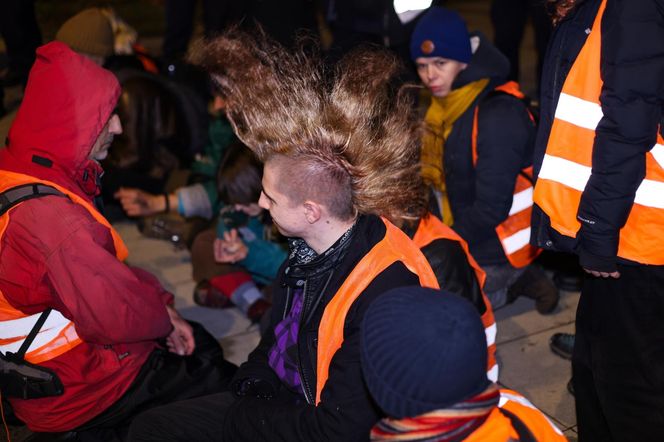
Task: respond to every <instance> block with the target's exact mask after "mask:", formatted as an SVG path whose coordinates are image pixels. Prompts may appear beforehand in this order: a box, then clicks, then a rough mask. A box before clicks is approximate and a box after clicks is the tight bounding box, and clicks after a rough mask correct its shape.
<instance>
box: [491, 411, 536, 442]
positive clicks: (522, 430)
mask: <svg viewBox="0 0 664 442" xmlns="http://www.w3.org/2000/svg"><path fill="white" fill-rule="evenodd" d="M498 409H499V410H500V412H501V413H503V415H504V416H505V417H507V418H508V419H509V420H510V422H511V423H512V427H514V430H515V431H516V434H518V435H519V442H537V439H536V438H535V436H533V433H532V432H531V431H530V430H529V429H528V427H527V426H526V424H524V423H523V421H522V420H521V419H519V418H518V417H517V415H516V414H514V413H512V412H511V411H507V410H505V409H504V408H500V407H498Z"/></svg>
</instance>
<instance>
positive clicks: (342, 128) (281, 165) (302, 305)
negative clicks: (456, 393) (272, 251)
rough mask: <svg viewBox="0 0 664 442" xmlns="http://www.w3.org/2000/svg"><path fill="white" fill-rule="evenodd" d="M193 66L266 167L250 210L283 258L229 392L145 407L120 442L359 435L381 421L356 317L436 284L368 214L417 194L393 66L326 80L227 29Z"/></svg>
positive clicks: (411, 140)
mask: <svg viewBox="0 0 664 442" xmlns="http://www.w3.org/2000/svg"><path fill="white" fill-rule="evenodd" d="M259 35H260V34H259ZM201 61H202V63H203V64H204V66H205V68H206V69H207V70H208V71H210V73H211V75H212V76H213V78H214V79H215V80H216V82H217V84H218V85H219V87H220V90H221V93H222V94H223V95H224V97H225V98H226V99H227V103H228V116H229V119H231V121H233V127H234V128H235V129H236V131H237V132H236V133H237V135H238V137H239V138H240V139H241V140H243V141H244V143H245V144H246V145H247V146H249V147H250V148H251V149H252V150H253V151H254V152H256V153H257V155H258V157H259V158H260V159H261V160H263V161H264V164H265V167H264V172H263V180H262V184H263V192H262V194H261V196H260V200H259V204H260V206H261V207H263V208H264V209H266V210H269V211H270V215H271V216H272V219H273V222H274V224H275V225H276V226H277V228H278V229H279V231H280V232H281V233H282V234H283V235H284V236H286V237H287V238H288V240H289V246H290V255H289V257H288V260H287V261H286V262H285V263H284V265H283V266H282V267H281V269H280V271H279V275H278V276H277V284H275V286H274V293H273V302H274V303H273V307H272V314H271V316H270V323H269V326H268V328H267V331H266V333H264V334H263V337H262V339H261V342H260V344H259V345H258V347H257V348H256V349H255V350H254V351H253V352H252V353H251V354H250V355H249V360H248V361H247V362H245V363H244V364H242V367H241V368H240V369H239V370H238V373H237V375H236V376H235V377H234V380H233V382H232V384H231V387H230V391H228V392H223V393H220V394H217V395H211V396H208V397H207V398H200V400H193V401H183V402H181V403H179V404H173V405H172V406H165V407H161V408H159V409H156V410H155V411H154V412H147V413H146V414H144V415H142V416H140V417H139V418H138V420H136V421H134V424H133V427H132V428H131V430H130V439H131V440H136V441H140V440H159V441H164V440H186V441H189V440H197V441H202V440H224V441H231V440H232V441H247V442H258V441H274V440H284V441H325V440H334V441H344V442H353V441H361V440H366V438H367V435H368V433H369V430H370V428H371V427H372V426H373V425H374V424H375V423H376V422H377V421H378V420H379V419H380V417H381V412H380V411H379V410H378V409H377V408H376V407H375V405H374V403H373V402H372V400H371V398H370V397H369V395H368V392H367V391H366V388H365V384H364V380H363V378H362V373H361V367H360V364H359V361H360V355H359V334H358V333H359V329H360V325H361V323H362V321H363V317H364V312H365V309H366V307H367V306H368V305H369V303H370V302H371V301H372V300H374V299H376V298H379V297H380V296H382V294H383V293H384V292H385V291H387V290H389V289H390V288H392V287H399V286H404V285H413V284H418V283H419V284H424V285H427V286H432V287H437V281H436V279H435V275H434V274H433V272H432V270H431V268H430V266H429V264H428V263H427V262H426V259H425V258H424V256H423V255H422V253H421V252H420V250H419V249H418V248H417V246H415V244H413V243H412V241H410V239H409V238H408V237H407V236H406V235H405V234H404V233H403V232H401V231H400V230H399V229H398V228H396V227H395V226H394V225H393V224H391V223H390V222H389V221H387V219H385V218H380V217H379V215H388V216H390V217H391V218H393V219H397V218H400V217H401V216H403V215H404V214H403V213H401V211H402V209H401V208H402V207H407V206H408V204H409V202H411V201H413V200H414V199H417V198H420V195H421V191H422V187H423V184H422V180H421V177H420V175H419V172H420V168H419V156H418V145H417V138H416V136H415V135H416V133H417V126H418V124H417V121H416V118H415V117H414V115H412V112H411V110H412V108H411V103H409V102H407V101H406V100H404V99H399V100H392V99H390V97H391V96H392V95H391V93H390V90H389V88H388V87H387V85H388V84H389V81H390V80H391V79H392V78H394V76H395V74H396V72H397V67H398V63H397V62H396V59H395V58H394V56H393V55H391V54H387V53H384V52H370V51H365V52H361V53H355V54H351V55H348V56H347V58H345V59H344V60H342V62H341V64H340V65H339V67H338V69H337V71H336V72H335V73H334V77H333V78H325V79H324V78H323V76H324V74H327V73H329V72H326V71H325V68H324V67H323V65H322V63H321V62H319V60H318V59H317V58H316V57H315V56H314V55H311V52H310V51H305V49H300V50H299V51H298V52H296V53H290V52H287V51H286V50H285V49H284V48H282V47H280V46H279V45H277V44H275V43H272V42H269V41H267V40H265V37H261V36H259V37H252V36H250V35H248V34H243V33H239V32H237V31H235V32H231V33H228V34H226V35H224V36H222V37H219V38H218V39H215V40H213V41H211V42H209V43H208V44H207V45H206V46H205V47H204V48H203V49H202V52H201ZM367 80H370V81H367Z"/></svg>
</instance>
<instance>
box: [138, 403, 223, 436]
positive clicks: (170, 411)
mask: <svg viewBox="0 0 664 442" xmlns="http://www.w3.org/2000/svg"><path fill="white" fill-rule="evenodd" d="M234 401H235V396H234V395H233V394H232V393H231V392H229V391H227V392H223V393H217V394H212V395H209V396H204V397H199V398H196V399H190V400H188V401H182V402H178V403H176V404H170V405H167V406H164V407H159V408H153V409H151V410H148V411H146V412H145V413H143V414H141V415H140V416H138V417H137V418H136V419H135V420H134V422H133V423H132V425H131V428H130V430H129V437H128V440H129V441H131V442H148V441H150V442H152V441H154V442H162V441H163V442H166V441H182V442H188V441H197V442H202V441H215V442H221V440H222V439H221V432H222V428H223V423H224V413H225V411H226V410H227V409H228V408H229V407H230V406H231V405H232V404H233V402H234ZM178 423H182V424H181V425H178Z"/></svg>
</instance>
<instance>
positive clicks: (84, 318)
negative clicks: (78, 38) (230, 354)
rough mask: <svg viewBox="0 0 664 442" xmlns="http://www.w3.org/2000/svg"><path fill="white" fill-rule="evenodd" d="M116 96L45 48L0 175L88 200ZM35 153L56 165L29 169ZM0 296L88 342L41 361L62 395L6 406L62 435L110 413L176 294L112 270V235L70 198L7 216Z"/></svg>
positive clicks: (164, 331) (80, 66)
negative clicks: (96, 148) (95, 155)
mask: <svg viewBox="0 0 664 442" xmlns="http://www.w3.org/2000/svg"><path fill="white" fill-rule="evenodd" d="M119 95H120V86H119V84H118V82H117V80H116V79H115V77H114V76H113V74H111V73H110V72H109V71H106V70H104V69H102V68H100V67H98V66H96V65H95V64H94V63H92V62H91V61H89V60H87V59H86V58H84V57H82V56H79V55H77V54H75V53H74V52H72V51H71V50H70V49H69V48H68V47H67V46H66V45H64V44H62V43H58V42H54V43H50V44H47V45H45V46H42V47H41V48H39V49H38V50H37V61H36V62H35V65H34V66H33V68H32V70H31V72H30V78H29V80H28V85H27V87H26V90H25V96H24V99H23V102H22V104H21V107H20V109H19V111H18V114H17V116H16V119H15V121H14V123H13V125H12V127H11V130H10V132H9V138H8V145H7V147H6V148H5V149H3V150H0V174H1V173H2V171H3V170H7V171H12V172H18V173H22V174H27V175H31V176H33V177H36V178H38V179H42V180H48V181H52V182H54V183H56V184H59V185H60V186H63V187H65V188H66V189H69V190H71V191H72V192H74V193H76V194H78V195H80V196H81V197H83V198H85V199H86V200H88V201H90V202H92V200H93V198H94V196H95V195H96V194H98V193H99V188H98V184H97V182H98V180H97V177H98V176H99V174H100V173H101V167H100V166H99V164H98V163H97V162H95V161H92V160H89V159H88V155H89V153H90V150H91V148H92V145H93V144H94V142H95V140H96V139H97V137H98V136H99V134H100V132H101V130H102V128H103V127H104V125H105V123H106V122H107V121H108V119H109V117H110V116H111V115H112V112H113V108H114V107H115V103H116V102H117V99H118V97H119ZM33 155H37V156H39V157H41V158H46V159H48V160H50V161H51V162H52V165H51V166H50V167H47V166H44V165H40V164H37V163H35V162H33ZM41 162H42V163H44V161H41ZM0 290H1V291H2V293H3V294H4V296H5V298H6V299H7V301H8V302H9V303H10V304H11V305H12V306H13V307H14V308H16V309H18V310H20V311H22V312H25V313H27V314H34V313H38V312H41V311H43V310H45V309H46V308H47V307H52V308H54V309H56V310H58V311H60V312H61V313H62V314H63V315H64V316H65V317H67V318H68V319H70V320H71V321H73V322H74V324H75V327H76V331H77V333H78V335H79V336H80V337H81V339H82V340H83V341H84V342H83V343H82V344H80V345H78V346H76V347H75V348H73V349H71V350H69V351H68V352H66V353H64V354H62V355H60V356H58V357H56V358H54V359H51V360H49V361H46V362H44V363H43V364H42V365H44V366H46V367H48V368H50V369H52V370H54V371H55V372H56V373H57V374H58V376H59V377H60V379H61V380H62V383H63V384H64V394H63V395H62V396H55V397H48V398H41V399H30V400H19V399H11V404H12V406H13V408H14V411H15V413H16V415H17V416H18V417H19V418H20V419H21V420H23V421H25V422H26V423H27V425H28V427H29V428H30V429H31V430H34V431H46V432H56V431H66V430H70V429H73V428H76V427H77V426H79V425H81V424H83V423H85V422H87V421H89V420H90V419H92V418H93V417H95V416H97V415H98V414H100V413H101V412H103V411H104V410H106V409H107V408H108V407H109V406H110V405H111V404H113V403H114V402H115V401H116V400H117V399H118V398H120V396H121V395H122V394H123V393H124V392H125V391H126V390H127V388H128V387H129V386H130V384H131V383H132V381H133V380H134V378H135V377H136V374H137V373H138V371H139V370H140V368H141V366H142V365H143V363H144V362H145V360H146V359H147V357H148V355H149V353H150V352H151V351H152V350H153V349H154V348H155V346H156V343H155V339H157V338H160V337H164V336H166V335H168V333H170V331H171V329H172V326H171V323H170V320H169V316H168V312H167V311H166V308H165V305H166V304H167V303H169V302H172V295H170V294H169V293H167V292H166V291H165V290H164V289H163V288H162V287H161V285H160V284H159V282H158V281H157V280H156V278H154V276H152V275H150V274H149V273H147V272H145V271H142V270H139V269H132V268H130V267H128V266H127V265H126V264H124V263H122V262H121V261H119V260H118V259H117V258H116V256H115V247H114V245H113V239H112V237H111V234H110V231H109V229H108V228H106V227H104V226H103V225H101V224H99V223H98V222H96V221H95V219H94V218H93V217H92V216H91V214H90V213H89V212H88V211H87V210H85V209H84V208H83V207H82V206H80V205H77V204H75V203H73V202H72V201H70V200H69V199H68V198H63V197H58V196H46V197H41V198H37V199H33V200H30V201H26V202H24V203H21V204H20V205H19V206H17V207H15V208H14V209H12V211H11V217H10V221H9V224H8V226H7V229H6V231H5V232H4V234H2V236H1V237H0Z"/></svg>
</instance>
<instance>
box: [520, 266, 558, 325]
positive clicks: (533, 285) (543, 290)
mask: <svg viewBox="0 0 664 442" xmlns="http://www.w3.org/2000/svg"><path fill="white" fill-rule="evenodd" d="M519 296H525V297H527V298H530V299H534V300H535V308H536V309H537V311H538V312H539V313H541V314H546V313H551V312H552V311H553V309H555V308H556V306H557V305H558V300H559V299H560V292H559V291H558V289H557V288H556V286H555V285H553V283H552V282H551V281H550V280H549V278H548V277H547V276H546V273H544V271H543V270H541V269H540V268H539V267H536V266H534V265H530V266H528V267H527V268H526V270H525V271H524V272H523V273H522V274H521V276H520V277H519V279H517V280H516V282H515V283H514V284H512V286H511V287H510V288H509V289H508V291H507V297H508V299H515V298H517V297H519Z"/></svg>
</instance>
